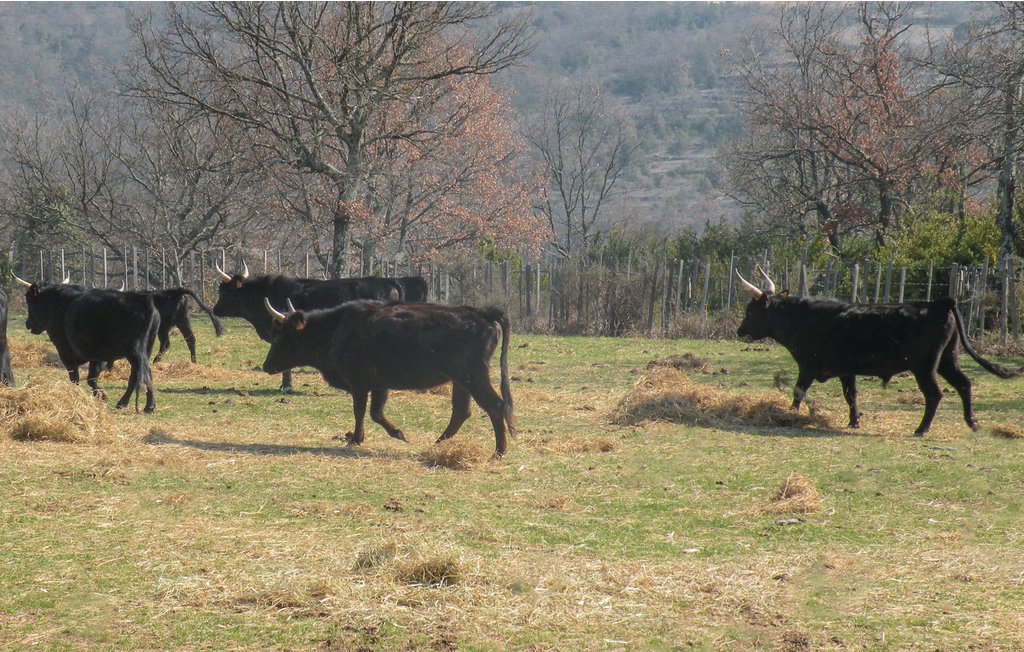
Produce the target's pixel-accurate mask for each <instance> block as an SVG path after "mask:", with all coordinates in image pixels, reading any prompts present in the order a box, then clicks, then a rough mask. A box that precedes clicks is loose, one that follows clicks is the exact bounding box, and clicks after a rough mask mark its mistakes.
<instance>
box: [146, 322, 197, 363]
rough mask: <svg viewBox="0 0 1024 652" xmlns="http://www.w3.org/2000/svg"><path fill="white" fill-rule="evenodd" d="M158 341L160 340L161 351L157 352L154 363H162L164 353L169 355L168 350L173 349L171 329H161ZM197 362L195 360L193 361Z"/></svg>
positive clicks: (158, 333) (158, 332)
mask: <svg viewBox="0 0 1024 652" xmlns="http://www.w3.org/2000/svg"><path fill="white" fill-rule="evenodd" d="M156 335H157V339H159V340H160V350H159V351H157V352H156V357H154V358H153V362H160V358H162V357H164V353H167V349H169V348H171V331H170V329H167V330H164V329H163V328H161V329H160V330H158V331H157V334H156ZM193 362H195V360H193Z"/></svg>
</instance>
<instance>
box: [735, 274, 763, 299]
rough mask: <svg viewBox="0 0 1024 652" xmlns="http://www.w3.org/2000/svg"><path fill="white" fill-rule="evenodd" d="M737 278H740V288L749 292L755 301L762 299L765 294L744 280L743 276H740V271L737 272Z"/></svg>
mask: <svg viewBox="0 0 1024 652" xmlns="http://www.w3.org/2000/svg"><path fill="white" fill-rule="evenodd" d="M736 276H738V277H740V287H742V288H743V289H744V290H746V291H747V292H749V293H750V294H751V295H752V296H753V297H754V298H755V299H760V298H761V295H763V294H764V292H762V291H761V290H759V289H758V288H757V286H756V285H754V284H753V283H751V282H750V281H748V280H747V279H745V278H743V275H742V274H740V270H738V269H737V270H736Z"/></svg>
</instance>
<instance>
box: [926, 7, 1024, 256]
mask: <svg viewBox="0 0 1024 652" xmlns="http://www.w3.org/2000/svg"><path fill="white" fill-rule="evenodd" d="M984 6H985V8H986V9H988V10H989V11H987V12H986V15H984V16H982V17H980V19H979V20H978V21H976V22H974V23H972V25H971V26H970V29H969V30H968V32H967V34H966V36H965V37H964V38H963V39H962V40H960V41H958V40H956V39H955V38H952V37H951V38H949V39H946V40H944V41H942V42H941V43H938V44H935V43H933V44H931V46H932V47H931V48H930V49H929V52H928V55H929V56H928V58H927V61H926V63H927V65H929V66H930V67H932V68H933V69H934V70H936V71H937V72H938V73H939V76H940V78H939V79H938V81H937V83H936V88H938V89H943V90H947V89H952V90H953V91H954V92H958V93H960V94H962V95H963V96H965V97H966V99H967V105H968V107H969V115H970V119H969V120H967V121H965V124H967V125H969V126H971V127H973V129H974V134H975V135H976V138H977V140H978V141H980V142H982V143H984V144H985V146H986V149H987V151H988V156H986V157H985V158H983V159H982V165H984V166H985V167H986V168H989V169H991V170H993V171H994V172H995V175H996V180H997V184H996V200H997V204H998V213H997V216H996V223H997V224H998V226H999V229H1000V231H1001V233H1002V240H1001V244H1000V253H1001V254H1002V255H1010V254H1013V253H1015V251H1016V249H1017V246H1018V244H1019V242H1020V233H1019V231H1018V228H1017V224H1016V221H1015V220H1016V214H1017V212H1018V210H1019V209H1018V201H1017V182H1018V177H1019V176H1020V158H1021V151H1022V148H1024V2H999V3H995V4H992V5H989V4H986V5H984Z"/></svg>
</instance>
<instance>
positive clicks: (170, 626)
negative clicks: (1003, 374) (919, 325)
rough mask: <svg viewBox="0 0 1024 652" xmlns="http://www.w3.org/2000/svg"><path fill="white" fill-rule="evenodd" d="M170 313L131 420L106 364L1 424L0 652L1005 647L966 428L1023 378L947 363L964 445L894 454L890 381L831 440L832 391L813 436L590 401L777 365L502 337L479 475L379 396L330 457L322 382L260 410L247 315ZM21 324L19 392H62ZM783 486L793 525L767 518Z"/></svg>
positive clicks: (904, 428) (261, 388) (1021, 540)
mask: <svg viewBox="0 0 1024 652" xmlns="http://www.w3.org/2000/svg"><path fill="white" fill-rule="evenodd" d="M196 323H197V325H198V326H199V332H198V336H199V356H200V364H198V365H190V364H188V363H186V362H185V360H186V359H187V357H186V354H187V350H186V347H185V346H184V343H183V342H182V341H181V339H180V337H178V336H175V337H174V339H173V341H172V347H173V348H172V350H171V353H170V354H169V358H168V359H169V362H166V363H161V364H160V365H157V366H156V368H155V371H154V378H155V381H156V385H157V388H158V394H157V402H158V407H157V412H156V413H155V414H153V415H143V414H136V413H134V412H133V411H131V410H130V409H129V410H126V411H123V412H115V411H114V410H113V403H114V401H115V400H116V399H117V397H118V396H119V395H120V393H121V392H122V391H123V388H124V384H125V381H124V378H125V367H126V365H124V363H123V362H122V363H120V364H121V367H120V368H119V370H118V371H116V372H115V373H114V375H113V377H105V378H104V379H103V380H102V383H101V384H102V386H103V388H104V389H105V390H106V391H107V392H108V394H109V395H110V399H109V401H108V406H107V412H109V413H110V416H109V418H107V423H105V424H104V427H102V428H100V429H99V430H97V432H96V433H95V434H94V435H92V436H90V437H88V438H86V439H85V440H84V441H78V442H76V443H57V442H52V441H20V440H15V439H13V438H11V437H10V436H9V433H2V435H0V458H2V463H0V528H2V532H3V534H2V536H0V648H3V649H27V648H43V649H89V648H103V649H111V648H116V649H133V650H134V649H153V648H178V649H200V648H202V649H244V648H252V649H265V648H274V649H320V650H350V649H352V650H355V649H368V650H371V649H381V650H391V649H442V650H445V649H460V650H493V649H498V650H500V649H529V650H555V649H557V650H575V649H595V650H602V649H709V650H720V649H739V650H778V649H783V650H810V649H835V650H846V649H891V650H903V649H927V650H935V649H941V650H952V649H966V648H971V649H975V650H986V649H1006V650H1018V649H1022V648H1024V521H1022V513H1021V501H1022V489H1024V464H1022V457H1024V440H1021V439H1014V438H1009V437H1002V436H996V435H995V434H993V432H992V431H991V429H990V427H991V426H993V425H1005V426H1008V427H1009V429H1010V430H1012V429H1013V427H1014V426H1020V425H1024V424H1021V421H1022V417H1024V409H1022V408H1024V401H1022V396H1024V380H1018V381H1002V380H998V379H996V378H994V377H992V376H988V375H987V374H985V375H983V372H982V371H981V370H980V368H979V367H978V366H977V365H975V364H974V363H973V361H970V360H965V362H964V368H965V370H966V372H967V373H968V375H969V376H970V377H971V378H972V380H973V381H974V383H975V397H976V410H977V413H978V417H979V420H980V421H981V422H982V426H983V428H982V430H981V431H979V432H971V431H969V430H968V429H967V428H966V426H965V425H964V424H963V421H962V419H961V413H960V406H959V400H958V399H957V397H956V395H955V394H947V396H946V400H945V401H943V403H942V405H941V406H940V408H939V414H938V417H937V419H936V422H935V425H934V426H933V429H932V432H931V433H929V436H928V437H926V438H925V439H923V440H922V439H915V438H913V437H911V436H910V434H911V433H912V431H913V429H914V427H915V426H916V425H917V423H918V421H919V420H920V417H921V412H922V409H923V407H922V405H920V403H919V401H917V400H916V399H917V397H918V392H917V389H916V385H915V383H914V382H913V380H912V379H908V378H897V379H895V381H894V383H893V384H892V385H890V387H888V388H886V389H883V388H881V387H880V385H879V383H878V382H877V381H872V380H868V379H863V380H862V381H861V383H860V387H861V394H862V398H861V405H860V407H861V409H862V411H863V412H864V413H865V415H864V417H863V419H862V422H861V424H862V425H861V429H860V430H858V431H851V430H848V429H846V428H845V423H846V407H845V403H844V402H843V401H842V398H841V395H840V387H839V383H838V381H834V380H833V381H830V382H829V383H827V384H824V385H815V386H814V387H812V389H811V391H810V393H809V402H810V403H811V404H812V406H813V407H814V409H815V411H816V413H817V414H819V415H824V416H826V417H828V418H829V419H830V420H831V423H832V426H831V427H828V426H825V427H822V426H817V427H803V428H799V427H771V426H764V425H744V424H742V423H739V422H722V423H720V424H718V425H715V424H714V423H711V424H710V425H705V426H694V425H689V424H688V423H676V422H672V421H671V420H668V421H644V422H640V423H635V424H634V423H630V422H629V421H628V420H625V421H624V420H623V419H621V418H616V417H615V415H616V414H617V406H618V405H619V403H620V401H622V400H623V398H624V397H625V396H627V395H628V394H630V393H631V392H632V391H633V390H634V386H635V384H636V383H637V381H638V380H639V379H640V378H641V377H643V376H644V374H646V373H647V369H646V367H647V364H648V363H649V362H651V361H652V360H654V359H655V358H660V357H664V356H667V355H670V354H680V353H685V352H691V353H693V354H696V355H698V356H700V357H702V358H704V359H705V360H706V361H708V363H709V366H708V368H707V370H705V371H696V370H694V371H689V372H686V377H687V378H689V379H690V380H692V381H693V382H695V383H698V384H699V385H700V386H702V387H703V388H705V389H707V390H708V391H711V392H719V393H721V394H722V395H723V396H725V397H726V398H727V399H728V400H732V399H731V398H729V397H736V396H745V395H749V396H758V395H769V396H771V395H775V396H777V397H778V399H779V400H781V401H783V402H788V400H789V397H790V391H791V389H790V387H791V384H792V379H793V378H794V377H795V365H794V364H793V363H792V361H791V360H790V358H789V356H788V354H787V353H786V352H785V351H784V350H783V349H782V348H781V347H778V346H765V345H760V344H758V345H753V346H752V345H748V344H743V343H740V342H710V341H656V340H635V339H598V338H556V337H538V336H521V335H517V334H515V333H513V340H512V351H511V354H510V356H511V368H512V375H513V377H514V382H513V387H512V390H513V394H514V396H515V401H516V414H517V417H518V420H519V425H520V431H521V432H520V434H519V436H518V438H516V439H514V440H512V441H511V445H510V451H509V454H508V455H507V456H506V457H505V458H504V459H502V460H500V461H492V460H489V459H488V456H489V454H490V452H491V451H493V448H494V440H493V435H492V433H491V431H490V426H489V422H488V421H487V419H486V417H485V416H483V415H482V412H481V411H480V410H479V409H478V408H476V409H475V411H474V415H473V417H472V418H471V420H470V421H469V422H467V424H466V425H465V426H464V427H463V429H462V431H461V432H459V434H458V435H457V436H456V438H455V444H456V448H455V449H454V453H453V454H454V455H455V456H456V457H458V458H459V459H462V460H465V461H468V462H470V464H469V468H466V469H462V470H455V469H452V468H446V467H443V466H436V465H434V464H433V463H432V462H431V459H432V458H431V457H430V456H429V455H428V454H429V453H430V452H432V451H433V450H434V448H435V447H434V446H433V443H432V442H433V441H434V439H435V438H436V437H437V435H438V434H439V433H440V432H441V430H442V429H443V428H444V425H445V424H446V423H447V420H448V413H449V407H448V398H447V397H446V395H445V394H444V393H443V392H442V393H410V392H395V393H394V394H393V396H392V399H391V401H390V403H389V404H388V414H389V416H390V417H391V418H392V420H394V421H395V422H396V423H397V424H399V425H400V426H401V427H402V428H403V429H404V430H405V432H406V433H407V435H408V437H409V439H410V443H409V444H403V443H402V442H398V441H395V440H392V439H390V438H389V437H387V435H386V434H385V433H384V432H383V430H382V429H381V428H380V427H379V426H377V425H376V424H370V425H369V426H368V429H367V440H366V444H365V445H364V446H362V447H359V448H349V447H346V446H345V445H344V443H343V442H342V441H340V440H338V439H335V437H336V436H338V435H343V434H344V433H345V432H346V431H348V430H349V429H350V428H351V426H352V413H351V401H350V400H349V398H348V396H347V395H346V394H343V393H341V392H338V391H335V390H332V389H330V388H328V387H327V386H326V385H325V384H324V383H323V382H322V381H321V379H320V378H319V376H318V375H317V374H314V373H312V372H310V371H302V372H300V373H298V374H297V375H296V389H297V391H296V393H294V394H291V395H289V396H282V395H281V394H279V393H278V392H277V391H276V388H277V387H278V384H279V378H277V377H269V376H267V375H265V374H263V373H261V372H259V371H258V370H257V369H258V367H259V365H260V364H261V363H262V360H263V357H264V355H265V353H266V351H267V345H266V344H265V343H263V342H260V341H259V340H258V339H257V338H256V336H255V334H254V333H253V331H252V330H251V329H250V328H249V327H248V325H246V324H244V323H242V322H238V321H233V320H229V321H228V322H227V327H228V333H227V334H226V335H225V336H224V337H223V338H220V339H215V338H214V337H213V336H212V329H211V328H210V327H209V323H205V324H202V323H201V322H200V320H199V319H198V318H197V319H196ZM23 324H24V316H23V315H19V314H14V315H12V318H11V327H10V339H11V341H12V347H13V362H14V368H15V373H16V375H17V379H18V384H19V386H24V385H25V383H26V382H28V383H31V384H32V385H35V386H38V387H41V388H45V387H47V386H49V385H52V384H53V383H54V382H56V381H60V380H62V379H65V378H66V375H65V373H64V372H63V370H61V369H59V368H57V367H54V366H52V363H48V361H47V358H48V357H50V356H48V355H47V351H49V350H51V348H52V347H51V345H50V344H49V342H48V341H47V340H45V337H33V336H32V335H30V334H29V333H28V332H27V331H26V330H24V329H23V327H22V326H23ZM495 362H496V360H495ZM494 366H495V367H497V365H496V364H495V365H494ZM785 376H788V377H789V379H788V380H787V379H786V378H785ZM776 379H778V381H779V383H781V384H783V385H785V389H784V390H783V391H780V390H778V389H776ZM947 389H948V388H947ZM0 391H3V390H0ZM7 391H9V390H7ZM474 407H475V406H474ZM791 474H799V475H801V476H803V477H804V478H806V479H807V480H809V481H810V482H811V483H812V484H813V485H814V487H815V488H816V489H817V492H818V493H819V494H820V499H821V500H820V506H818V507H817V509H814V510H813V511H808V512H805V513H799V512H793V513H786V512H785V510H781V511H780V510H778V509H774V508H773V505H774V504H773V502H772V498H773V496H774V495H775V494H776V492H777V491H778V490H779V488H780V486H782V485H783V483H784V481H785V480H786V479H787V477H789V476H790V475H791Z"/></svg>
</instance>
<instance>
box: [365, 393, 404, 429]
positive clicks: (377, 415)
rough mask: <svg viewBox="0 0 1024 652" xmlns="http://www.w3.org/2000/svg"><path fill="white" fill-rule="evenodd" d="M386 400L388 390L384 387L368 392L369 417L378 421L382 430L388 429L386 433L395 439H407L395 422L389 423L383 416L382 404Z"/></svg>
mask: <svg viewBox="0 0 1024 652" xmlns="http://www.w3.org/2000/svg"><path fill="white" fill-rule="evenodd" d="M387 402H388V390H386V389H375V390H373V391H372V392H370V418H371V419H373V420H374V421H376V422H377V423H379V424H380V425H381V426H382V427H383V428H384V430H387V431H388V434H389V435H390V436H392V437H394V438H395V439H401V440H402V441H408V440H407V439H406V438H405V433H403V432H402V431H401V429H400V428H399V427H398V426H396V425H395V424H393V423H391V421H389V420H388V418H387V417H386V416H384V405H385V404H386V403H387Z"/></svg>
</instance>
